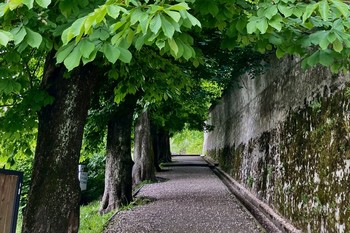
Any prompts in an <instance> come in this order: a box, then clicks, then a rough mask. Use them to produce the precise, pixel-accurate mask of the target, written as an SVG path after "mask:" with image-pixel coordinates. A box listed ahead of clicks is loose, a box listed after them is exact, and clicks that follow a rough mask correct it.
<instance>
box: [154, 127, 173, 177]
mask: <svg viewBox="0 0 350 233" xmlns="http://www.w3.org/2000/svg"><path fill="white" fill-rule="evenodd" d="M151 125H152V124H151ZM151 132H152V138H153V140H152V144H153V149H154V164H155V167H156V170H157V171H161V168H160V166H159V165H160V163H163V162H165V163H168V162H171V152H170V137H169V132H168V131H166V130H164V129H162V128H158V127H156V126H152V130H151Z"/></svg>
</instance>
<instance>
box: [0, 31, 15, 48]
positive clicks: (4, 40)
mask: <svg viewBox="0 0 350 233" xmlns="http://www.w3.org/2000/svg"><path fill="white" fill-rule="evenodd" d="M11 40H13V35H12V34H11V33H10V32H7V31H4V30H0V45H3V46H6V45H7V44H8V42H9V41H11Z"/></svg>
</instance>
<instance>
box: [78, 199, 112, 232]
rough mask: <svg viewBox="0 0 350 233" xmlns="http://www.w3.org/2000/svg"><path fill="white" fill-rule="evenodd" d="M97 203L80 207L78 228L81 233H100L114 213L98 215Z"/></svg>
mask: <svg viewBox="0 0 350 233" xmlns="http://www.w3.org/2000/svg"><path fill="white" fill-rule="evenodd" d="M99 204H100V202H99V201H94V202H91V203H90V204H88V205H85V206H81V207H80V228H79V232H81V233H101V232H102V231H103V227H104V226H105V224H107V221H108V219H109V218H110V217H112V215H113V214H114V211H112V212H109V213H107V214H104V215H100V214H99V213H98V208H99V207H100V205H99Z"/></svg>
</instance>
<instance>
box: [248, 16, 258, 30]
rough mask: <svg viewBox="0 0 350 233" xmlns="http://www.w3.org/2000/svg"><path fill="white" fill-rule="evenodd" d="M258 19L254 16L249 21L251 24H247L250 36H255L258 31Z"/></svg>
mask: <svg viewBox="0 0 350 233" xmlns="http://www.w3.org/2000/svg"><path fill="white" fill-rule="evenodd" d="M257 19H258V18H257V17H255V16H253V17H252V18H250V19H249V22H248V24H247V32H248V34H253V33H254V32H255V31H256V29H257V26H256V24H257V22H258V21H257Z"/></svg>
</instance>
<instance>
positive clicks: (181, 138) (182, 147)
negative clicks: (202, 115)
mask: <svg viewBox="0 0 350 233" xmlns="http://www.w3.org/2000/svg"><path fill="white" fill-rule="evenodd" d="M203 137H204V133H203V132H202V131H194V130H188V129H184V130H182V131H181V132H178V133H176V134H175V135H174V136H173V137H172V138H171V140H170V144H171V146H170V147H171V152H172V153H173V154H201V153H202V147H203Z"/></svg>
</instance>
